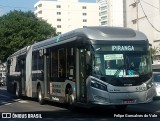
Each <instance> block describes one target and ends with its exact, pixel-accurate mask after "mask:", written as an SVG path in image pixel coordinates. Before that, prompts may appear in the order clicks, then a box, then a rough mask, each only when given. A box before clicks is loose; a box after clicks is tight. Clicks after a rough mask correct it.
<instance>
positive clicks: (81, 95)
mask: <svg viewBox="0 0 160 121" xmlns="http://www.w3.org/2000/svg"><path fill="white" fill-rule="evenodd" d="M76 55H77V56H76V67H77V69H76V73H77V74H76V75H77V77H76V85H77V100H78V102H81V103H85V102H86V101H87V99H86V97H87V96H86V93H87V92H86V49H77V54H76Z"/></svg>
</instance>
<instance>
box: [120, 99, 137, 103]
mask: <svg viewBox="0 0 160 121" xmlns="http://www.w3.org/2000/svg"><path fill="white" fill-rule="evenodd" d="M123 103H124V104H131V103H135V100H133V99H127V100H123Z"/></svg>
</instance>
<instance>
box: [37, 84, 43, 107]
mask: <svg viewBox="0 0 160 121" xmlns="http://www.w3.org/2000/svg"><path fill="white" fill-rule="evenodd" d="M37 96H38V102H39V104H41V105H43V104H44V99H43V94H42V89H41V87H40V86H39V87H38V95H37Z"/></svg>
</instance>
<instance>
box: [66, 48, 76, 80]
mask: <svg viewBox="0 0 160 121" xmlns="http://www.w3.org/2000/svg"><path fill="white" fill-rule="evenodd" d="M73 62H74V55H73V48H67V77H68V78H69V79H73V76H74V63H73Z"/></svg>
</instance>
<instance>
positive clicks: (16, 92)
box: [14, 85, 20, 98]
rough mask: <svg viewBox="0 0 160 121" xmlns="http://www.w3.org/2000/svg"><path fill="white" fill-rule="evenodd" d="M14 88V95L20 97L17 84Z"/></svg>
mask: <svg viewBox="0 0 160 121" xmlns="http://www.w3.org/2000/svg"><path fill="white" fill-rule="evenodd" d="M14 89H15V95H16V97H17V98H19V97H20V92H19V86H18V85H15V86H14Z"/></svg>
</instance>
